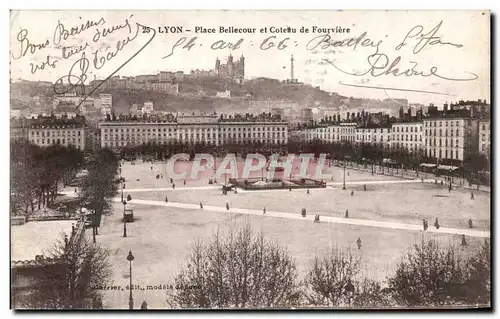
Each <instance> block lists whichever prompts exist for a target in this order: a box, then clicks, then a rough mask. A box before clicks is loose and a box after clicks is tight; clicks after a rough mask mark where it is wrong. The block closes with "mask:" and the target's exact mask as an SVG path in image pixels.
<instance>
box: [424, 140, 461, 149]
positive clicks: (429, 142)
mask: <svg viewBox="0 0 500 319" xmlns="http://www.w3.org/2000/svg"><path fill="white" fill-rule="evenodd" d="M438 142H439V143H438ZM438 144H439V145H438ZM448 144H449V145H450V147H453V139H450V142H449V143H448V139H445V140H444V146H445V147H448ZM425 146H443V141H442V140H441V139H437V140H436V139H426V140H425ZM458 146H459V144H458V139H457V140H455V147H458Z"/></svg>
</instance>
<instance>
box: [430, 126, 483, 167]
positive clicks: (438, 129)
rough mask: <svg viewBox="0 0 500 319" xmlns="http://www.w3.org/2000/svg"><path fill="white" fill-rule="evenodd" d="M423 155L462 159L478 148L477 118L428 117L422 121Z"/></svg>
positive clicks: (438, 158)
mask: <svg viewBox="0 0 500 319" xmlns="http://www.w3.org/2000/svg"><path fill="white" fill-rule="evenodd" d="M423 129H424V137H425V155H426V156H428V157H431V158H436V159H437V160H441V159H444V160H458V161H464V159H467V156H468V155H470V154H472V153H473V152H475V151H477V150H478V144H479V137H478V133H479V120H478V119H474V118H468V117H429V118H425V119H424V121H423Z"/></svg>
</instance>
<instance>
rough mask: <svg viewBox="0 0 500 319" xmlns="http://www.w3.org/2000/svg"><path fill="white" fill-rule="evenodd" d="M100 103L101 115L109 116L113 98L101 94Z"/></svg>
mask: <svg viewBox="0 0 500 319" xmlns="http://www.w3.org/2000/svg"><path fill="white" fill-rule="evenodd" d="M100 101H101V112H102V114H111V111H112V109H113V96H112V95H111V94H101V95H100Z"/></svg>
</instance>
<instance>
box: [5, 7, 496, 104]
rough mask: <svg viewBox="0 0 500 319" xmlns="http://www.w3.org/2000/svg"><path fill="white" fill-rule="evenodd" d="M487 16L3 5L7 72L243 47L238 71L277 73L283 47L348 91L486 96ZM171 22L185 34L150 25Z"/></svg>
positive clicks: (181, 62)
mask: <svg viewBox="0 0 500 319" xmlns="http://www.w3.org/2000/svg"><path fill="white" fill-rule="evenodd" d="M489 19H490V17H489V13H488V12H483V11H135V12H132V11H11V17H10V27H11V34H10V51H11V54H10V77H11V79H12V80H13V81H15V80H18V79H20V78H22V79H25V80H34V81H37V80H40V81H51V82H55V81H57V80H58V79H61V78H62V80H63V81H65V82H67V81H68V75H72V76H71V77H70V78H71V79H72V81H73V83H76V82H77V81H78V79H79V78H83V76H82V71H81V70H80V69H81V68H82V67H83V69H84V70H85V72H83V73H84V74H85V76H86V80H85V82H86V83H88V81H90V80H92V79H94V76H95V77H96V78H98V79H104V78H106V77H108V76H110V75H111V74H114V75H121V76H131V75H139V74H156V73H158V72H159V71H184V72H189V71H191V70H193V69H203V70H208V69H212V68H214V65H215V59H216V58H217V57H218V58H219V59H220V60H221V63H225V61H226V58H227V56H228V55H229V54H231V55H232V56H233V57H234V59H235V60H237V59H239V57H240V56H242V55H243V56H244V57H245V78H247V79H250V78H254V77H269V78H276V79H279V80H284V79H288V78H290V69H291V63H290V57H291V56H292V55H293V57H294V78H296V79H298V80H299V81H301V82H305V83H308V84H312V85H314V86H320V87H321V89H323V90H326V91H329V92H336V93H339V94H341V95H344V96H348V97H351V96H352V97H363V98H374V99H386V98H393V99H408V100H409V101H410V103H422V104H429V103H434V104H436V105H441V104H443V103H445V102H453V101H458V100H460V99H464V100H476V99H486V100H488V101H489V99H490V22H489ZM89 21H91V22H89ZM82 24H83V25H85V27H82ZM139 26H140V27H139ZM142 26H146V27H150V28H152V29H153V30H155V32H153V31H152V30H150V32H148V33H145V32H143V28H142ZM170 26H172V27H174V28H177V27H182V29H183V32H182V33H170V32H169V33H164V32H162V33H160V32H159V31H160V30H161V31H164V30H165V27H170ZM196 27H200V28H204V29H205V30H204V31H206V32H205V33H201V32H199V33H195V28H196ZM220 27H223V28H226V29H227V28H229V27H234V28H247V29H255V32H254V33H227V32H224V33H221V32H220ZM271 27H273V30H275V29H278V32H275V33H272V32H271ZM287 27H290V28H293V29H295V33H286V32H283V31H284V30H283V29H285V30H286V28H287ZM313 27H316V28H320V29H322V30H316V31H314V30H313ZM72 28H73V29H72ZM212 28H214V29H215V32H214V33H208V31H211V30H210V29H212ZM263 28H267V29H266V30H262V29H263ZM280 28H281V29H282V30H281V32H280V30H279V29H280ZM305 29H307V30H308V32H307V33H306V32H305ZM328 29H330V30H328ZM339 29H340V30H343V31H344V32H338V31H339ZM347 29H349V32H347ZM188 30H190V31H188ZM110 31H112V32H110ZM328 32H329V34H327V33H328ZM327 36H329V39H330V41H329V42H325V41H324V40H326V37H327ZM269 37H272V38H269ZM266 38H269V39H268V41H267V42H264V41H265V40H266ZM286 38H288V39H286ZM241 39H242V40H241ZM285 39H286V40H285ZM282 40H284V42H282V44H281V46H280V45H279V44H278V43H279V42H280V41H282ZM322 40H323V41H322ZM238 42H240V43H239V44H238V45H236V44H237V43H238ZM263 42H264V44H263ZM77 48H81V49H82V50H81V51H80V52H77V51H79V50H77ZM71 53H73V54H71ZM170 53H172V54H171V55H170V56H169V57H166V58H163V57H165V56H167V55H169V54H170ZM82 54H84V59H82ZM56 60H57V62H54V61H56ZM44 62H45V63H44ZM47 62H48V63H47ZM391 64H392V65H393V67H392V68H391V67H390V66H391ZM396 64H397V65H396ZM384 65H385V67H384ZM42 67H43V68H42ZM120 67H121V68H120ZM396 68H398V69H399V71H398V70H395V69H396ZM412 68H413V69H412ZM389 69H390V70H389ZM409 69H410V70H411V69H412V70H413V71H407V70H409ZM71 70H72V71H71ZM115 71H116V72H115ZM405 71H406V74H408V75H405V74H403V73H404V72H405ZM432 73H434V75H433V74H432ZM396 75H397V76H396ZM436 75H437V76H436ZM367 86H369V87H371V88H367ZM381 87H382V88H385V89H381ZM414 91H425V92H414ZM431 92H433V93H431Z"/></svg>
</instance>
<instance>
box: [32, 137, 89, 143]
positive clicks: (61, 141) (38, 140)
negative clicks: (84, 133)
mask: <svg viewBox="0 0 500 319" xmlns="http://www.w3.org/2000/svg"><path fill="white" fill-rule="evenodd" d="M35 141H36V142H35ZM66 141H67V142H68V143H67V144H72V145H77V144H80V143H81V142H82V139H80V138H78V139H75V138H74V139H67V140H66V139H64V138H63V139H60V138H58V139H55V138H54V139H50V138H48V139H47V140H45V139H44V138H42V139H38V138H37V139H33V138H32V139H31V142H32V143H34V144H37V145H50V144H63V145H66Z"/></svg>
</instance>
